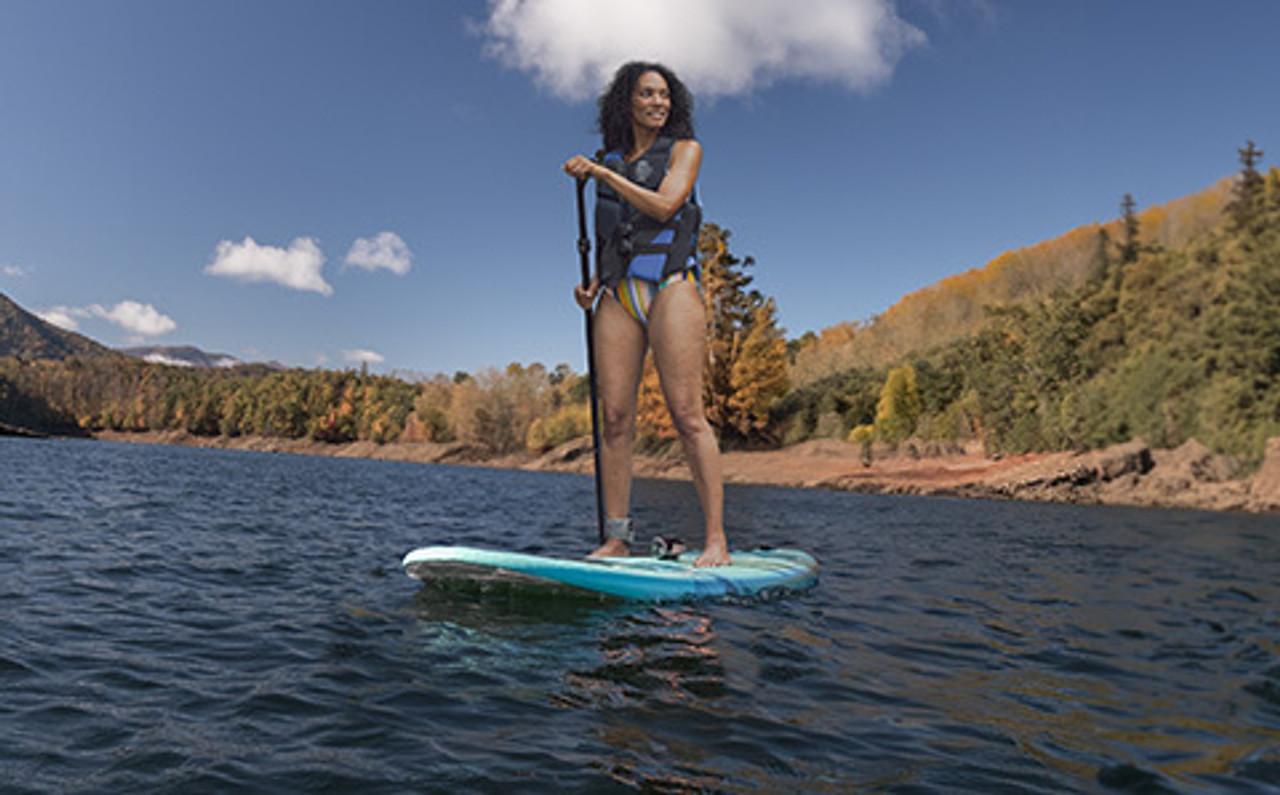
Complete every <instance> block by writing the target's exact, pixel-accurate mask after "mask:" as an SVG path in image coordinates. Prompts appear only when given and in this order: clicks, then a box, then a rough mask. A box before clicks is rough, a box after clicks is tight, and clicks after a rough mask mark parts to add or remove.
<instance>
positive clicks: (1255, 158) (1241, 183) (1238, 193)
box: [1226, 140, 1265, 232]
mask: <svg viewBox="0 0 1280 795" xmlns="http://www.w3.org/2000/svg"><path fill="white" fill-rule="evenodd" d="M1236 151H1237V152H1238V153H1239V155H1240V174H1239V176H1237V177H1236V182H1235V185H1233V186H1232V187H1231V201H1229V202H1227V206H1226V213H1227V216H1228V217H1229V218H1230V219H1231V222H1232V224H1234V226H1235V228H1236V229H1237V230H1239V231H1244V232H1252V231H1256V229H1255V228H1254V221H1255V220H1256V219H1257V218H1258V216H1259V215H1260V214H1261V211H1262V204H1263V198H1264V186H1263V179H1262V175H1261V174H1259V173H1258V169H1257V165H1258V163H1259V162H1260V161H1261V160H1262V156H1263V154H1265V153H1264V152H1263V151H1262V150H1261V149H1258V148H1257V146H1255V145H1254V143H1253V141H1252V140H1250V141H1249V142H1248V143H1247V144H1245V147H1244V148H1243V149H1237V150H1236Z"/></svg>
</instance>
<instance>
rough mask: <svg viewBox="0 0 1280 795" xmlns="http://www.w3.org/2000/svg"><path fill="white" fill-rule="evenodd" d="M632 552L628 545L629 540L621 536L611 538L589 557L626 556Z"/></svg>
mask: <svg viewBox="0 0 1280 795" xmlns="http://www.w3.org/2000/svg"><path fill="white" fill-rule="evenodd" d="M630 554H631V550H630V549H629V548H628V547H627V542H626V541H623V540H622V539H619V538H610V539H609V540H608V541H605V542H604V543H603V544H601V545H600V548H599V549H597V550H596V551H595V552H592V553H591V554H590V555H587V557H589V558H625V557H628V556H629V555H630Z"/></svg>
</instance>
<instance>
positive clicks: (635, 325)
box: [590, 295, 647, 557]
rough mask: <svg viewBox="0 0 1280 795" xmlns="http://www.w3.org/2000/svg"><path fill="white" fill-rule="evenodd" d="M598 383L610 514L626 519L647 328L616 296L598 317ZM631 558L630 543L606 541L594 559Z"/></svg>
mask: <svg viewBox="0 0 1280 795" xmlns="http://www.w3.org/2000/svg"><path fill="white" fill-rule="evenodd" d="M593 323H594V326H593V329H592V332H593V335H594V337H595V345H596V350H597V351H598V355H597V356H596V357H595V358H596V361H595V371H596V385H597V388H598V389H599V391H600V419H601V422H600V424H601V426H602V427H601V429H600V475H601V486H602V490H603V492H604V505H605V516H606V517H607V518H609V519H625V518H626V517H627V514H628V512H629V511H630V510H631V451H632V447H633V446H634V444H635V431H636V400H637V394H638V391H639V388H640V376H641V374H642V372H643V368H644V354H645V349H646V345H647V340H646V336H645V331H644V327H643V326H641V325H640V323H639V322H637V321H636V319H635V318H633V317H631V315H629V314H627V311H626V310H625V309H623V308H622V305H621V304H619V303H618V301H617V299H616V298H614V297H613V296H611V295H605V296H602V297H601V298H600V302H599V304H597V306H596V311H595V315H594V317H593ZM626 554H629V549H628V548H627V544H626V542H625V541H622V540H619V539H606V540H605V542H604V544H603V545H602V546H601V547H600V548H599V549H597V550H596V551H595V552H592V553H591V555H590V557H612V556H618V555H626Z"/></svg>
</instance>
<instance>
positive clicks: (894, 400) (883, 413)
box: [876, 364, 924, 445]
mask: <svg viewBox="0 0 1280 795" xmlns="http://www.w3.org/2000/svg"><path fill="white" fill-rule="evenodd" d="M923 408H924V404H923V401H922V400H921V399H920V388H919V387H918V386H917V385H916V370H915V368H914V367H912V366H911V365H909V364H906V365H903V366H902V367H895V368H893V369H892V370H890V371H889V375H888V377H887V378H885V380H884V387H883V388H882V389H881V390H880V402H879V403H877V404H876V435H877V436H879V437H880V438H881V439H882V440H884V441H885V442H887V443H888V444H890V445H897V444H900V443H901V442H902V441H903V440H905V439H906V438H907V437H909V436H911V434H912V433H914V432H915V430H916V423H918V422H919V421H920V412H921V411H922V410H923Z"/></svg>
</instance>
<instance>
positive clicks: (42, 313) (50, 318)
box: [35, 306, 89, 331]
mask: <svg viewBox="0 0 1280 795" xmlns="http://www.w3.org/2000/svg"><path fill="white" fill-rule="evenodd" d="M88 314H89V313H88V312H87V311H86V310H84V309H77V308H76V307H73V306H51V307H49V308H48V309H41V310H38V311H36V313H35V315H36V317H38V318H40V319H41V320H43V321H44V322H46V323H51V324H53V325H55V326H57V327H58V328H61V329H66V330H67V331H79V330H80V321H79V320H78V319H77V318H82V317H87V316H88Z"/></svg>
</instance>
